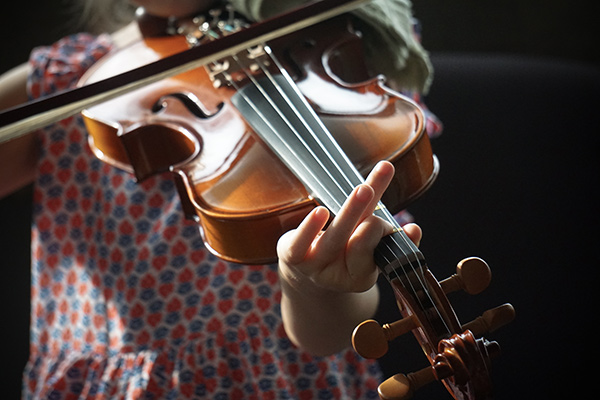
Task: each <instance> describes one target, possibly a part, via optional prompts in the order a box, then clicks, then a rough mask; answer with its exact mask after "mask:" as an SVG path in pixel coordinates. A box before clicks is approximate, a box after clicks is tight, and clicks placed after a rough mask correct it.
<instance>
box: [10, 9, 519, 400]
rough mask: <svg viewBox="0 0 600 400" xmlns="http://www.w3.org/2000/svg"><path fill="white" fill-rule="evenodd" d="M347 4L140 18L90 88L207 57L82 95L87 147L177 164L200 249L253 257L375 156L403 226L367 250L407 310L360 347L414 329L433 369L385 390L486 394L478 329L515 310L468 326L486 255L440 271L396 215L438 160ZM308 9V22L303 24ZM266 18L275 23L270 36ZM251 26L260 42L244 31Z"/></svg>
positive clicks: (366, 332) (486, 346)
mask: <svg viewBox="0 0 600 400" xmlns="http://www.w3.org/2000/svg"><path fill="white" fill-rule="evenodd" d="M345 3H346V2H344V1H341V0H323V1H320V2H317V3H315V4H316V5H315V4H311V5H309V6H306V7H303V8H302V9H300V10H299V11H297V12H292V13H289V14H286V15H284V16H281V17H278V20H277V21H276V22H274V20H269V21H266V22H263V23H260V24H250V23H249V22H247V21H244V20H243V19H242V18H240V17H239V16H237V15H235V14H234V13H233V11H232V10H230V9H227V8H225V9H222V10H211V11H210V12H209V13H208V14H207V15H205V16H199V17H196V18H194V19H191V20H188V21H179V22H177V23H175V24H174V23H173V21H171V22H169V21H157V20H155V19H153V18H152V17H150V16H144V15H140V28H141V30H142V32H143V33H144V40H143V41H140V42H137V43H134V44H132V45H131V46H129V47H127V48H124V49H120V50H116V51H115V52H113V53H111V54H109V55H107V56H106V57H104V58H103V59H101V60H100V61H99V62H98V63H96V64H95V65H94V66H93V67H92V68H90V70H89V71H88V72H87V73H86V74H85V76H84V77H83V78H82V80H81V82H80V88H81V89H85V88H90V87H95V86H96V87H97V86H102V85H106V82H109V83H110V82H111V79H115V78H114V77H119V78H118V79H124V78H123V77H125V78H126V77H128V76H130V75H131V74H134V73H136V72H138V73H139V71H142V72H144V71H145V70H147V66H148V65H150V66H154V69H156V68H155V67H156V66H157V65H159V66H161V65H164V63H163V64H160V63H161V62H163V61H164V60H167V61H169V63H171V62H172V60H176V59H177V58H178V57H179V56H180V55H185V57H183V61H181V60H182V59H181V58H179V62H180V63H183V64H185V63H186V62H187V61H188V60H189V59H190V58H193V57H196V58H197V59H201V63H202V64H201V66H200V67H192V68H186V69H185V70H184V71H182V72H179V69H177V71H178V73H176V74H170V76H169V77H167V78H166V79H162V78H161V79H155V80H152V81H151V82H144V83H143V84H141V85H139V86H137V87H136V88H135V90H131V91H128V92H127V93H124V94H123V93H120V94H119V95H118V96H116V95H115V96H112V95H111V96H109V97H112V98H109V99H108V100H107V99H106V98H103V99H102V101H98V102H97V104H94V105H93V106H88V107H86V108H85V109H84V110H83V111H82V114H83V117H84V121H85V124H86V126H87V128H88V131H89V133H90V136H89V144H90V148H91V149H92V151H93V152H94V153H95V155H96V156H97V157H98V158H99V159H101V160H102V161H104V162H107V163H109V164H111V165H113V166H115V167H117V168H121V169H123V170H125V171H128V172H130V173H132V174H134V175H135V177H136V179H137V180H138V181H142V180H144V179H146V178H147V177H149V176H152V175H155V174H160V173H171V174H172V176H173V179H174V180H175V182H176V186H177V189H178V192H179V194H180V197H181V201H182V208H183V210H184V212H185V214H186V216H187V217H188V218H192V219H194V220H196V221H198V225H199V227H200V231H201V234H202V237H203V240H204V242H205V244H206V246H207V248H209V249H210V251H212V252H213V253H214V254H216V255H218V256H219V257H221V258H223V259H226V260H229V261H234V262H241V263H250V264H252V263H266V262H273V261H275V260H276V251H275V249H276V243H277V240H278V239H279V237H280V236H281V235H282V234H283V233H285V232H286V231H288V230H290V229H293V228H295V227H297V226H298V224H299V223H300V221H301V220H302V219H303V218H304V217H305V216H306V215H307V214H308V212H310V210H312V209H313V208H314V207H315V206H316V205H318V204H320V205H324V206H326V207H327V208H328V209H329V210H330V211H331V213H332V214H333V215H335V214H336V213H337V212H338V211H339V210H340V208H341V206H342V204H343V203H344V201H345V200H346V198H347V197H348V196H349V195H350V193H351V192H352V190H353V189H354V188H355V187H356V186H357V185H358V184H361V183H362V182H364V176H366V175H367V174H368V173H369V171H370V170H371V169H372V168H373V166H374V165H375V164H376V163H377V162H378V161H380V160H382V159H386V160H389V161H390V162H392V163H393V164H394V166H395V169H396V175H395V177H394V179H393V181H392V183H391V184H390V187H389V189H388V190H387V191H386V193H385V195H384V196H383V198H382V201H381V202H380V203H379V205H378V207H377V208H376V210H375V214H376V215H377V216H379V217H381V218H383V219H384V220H386V221H388V222H389V223H390V224H392V225H393V226H394V233H392V234H391V235H389V236H386V237H384V238H383V239H382V241H381V242H380V244H379V245H378V246H377V248H376V251H375V255H374V256H375V261H376V264H377V265H378V267H379V268H380V270H381V272H382V273H383V274H384V275H385V276H386V277H387V279H388V281H389V282H390V284H391V286H392V288H393V289H394V293H395V296H396V300H397V304H398V307H399V309H400V311H401V314H402V316H403V318H402V319H401V320H400V321H397V322H394V323H392V324H386V325H383V326H380V325H379V324H378V323H377V322H375V321H372V320H369V321H365V322H363V323H362V324H360V325H359V326H358V327H357V328H356V330H355V331H354V334H353V338H352V342H353V346H354V348H355V350H356V351H357V352H358V353H359V354H360V355H361V356H364V357H366V358H379V357H381V356H382V355H383V354H384V353H385V352H386V351H387V343H388V341H390V340H392V339H394V338H395V337H397V336H399V335H401V334H404V333H407V332H412V333H413V334H414V335H415V337H416V338H417V340H418V341H419V343H420V345H421V347H422V348H423V350H424V353H425V355H426V357H427V358H428V359H429V361H430V364H431V366H430V367H428V368H425V369H423V370H421V371H418V372H416V373H412V374H408V375H402V374H398V375H395V376H393V377H391V378H389V379H388V380H387V381H385V382H384V383H382V384H381V385H380V387H379V393H380V396H381V398H382V399H407V398H410V396H412V394H413V392H414V391H415V390H417V389H418V388H419V387H421V386H423V385H424V384H427V383H429V382H432V381H436V380H437V381H441V382H443V384H444V385H445V386H446V387H447V389H448V391H449V393H450V394H451V395H452V396H453V397H454V398H456V399H472V400H478V399H486V398H489V397H490V396H491V393H492V390H491V383H490V377H489V366H490V360H491V358H492V357H493V356H495V355H496V354H497V353H498V350H499V346H498V345H497V343H495V342H490V341H487V340H486V339H484V338H481V337H480V336H481V335H482V334H484V333H485V332H487V331H493V330H495V329H497V328H498V327H500V326H501V325H504V324H505V323H507V322H509V321H510V320H512V318H513V317H514V309H513V308H512V306H510V305H509V304H505V305H503V306H500V307H499V308H497V309H494V310H490V311H488V312H486V313H484V314H483V316H482V317H480V318H478V319H476V320H475V321H473V322H472V323H468V324H465V325H463V324H461V323H460V322H459V321H458V318H457V316H456V314H455V312H454V310H453V308H452V306H451V305H450V302H449V301H448V298H447V296H446V295H447V294H448V293H450V292H452V291H456V290H458V289H463V290H465V291H466V292H467V293H471V294H476V293H479V292H481V291H482V290H483V289H484V288H485V287H486V286H487V285H488V284H489V281H490V277H491V274H490V270H489V267H488V266H487V264H486V263H485V262H484V261H483V260H481V259H478V258H469V259H466V260H464V261H463V262H461V263H460V264H459V266H458V268H457V274H456V275H455V276H454V277H452V278H449V279H448V280H444V281H441V282H438V280H437V279H436V278H435V277H434V275H433V274H432V273H431V271H430V270H429V269H428V267H427V264H426V261H425V258H424V256H423V254H422V253H421V252H420V251H419V249H418V248H417V247H416V246H415V245H414V243H413V242H412V241H411V240H410V239H409V238H408V236H407V235H406V233H405V232H404V231H403V229H402V228H401V227H400V226H399V225H398V223H397V222H396V221H395V219H394V218H393V214H394V213H396V212H398V211H400V210H402V209H403V208H404V207H406V206H407V205H408V204H409V203H410V202H412V201H414V200H415V199H416V198H418V197H419V196H420V195H421V194H422V193H423V192H425V191H426V190H427V189H428V188H429V187H430V185H431V184H432V183H433V181H434V180H435V178H436V176H437V173H438V170H439V164H438V161H437V159H436V157H435V156H434V155H433V153H432V149H431V145H430V143H429V139H428V136H427V134H426V131H425V122H424V120H425V117H424V114H423V112H422V110H421V109H420V108H419V107H418V105H416V104H415V103H414V102H412V101H411V100H409V99H407V98H406V97H404V96H402V95H400V94H399V93H397V92H395V91H393V90H392V89H390V88H388V87H386V86H385V79H384V77H381V76H377V77H374V78H373V77H371V76H370V75H369V73H368V69H367V67H366V64H365V63H364V57H363V56H362V53H361V41H360V32H359V31H358V30H357V29H356V28H355V26H354V21H353V18H352V17H351V16H349V15H347V14H341V13H344V12H345V11H347V10H348V9H347V8H345V6H344V4H345ZM350 3H353V4H354V3H356V2H350ZM340 5H342V7H340ZM320 7H325V11H323V9H322V8H320ZM334 9H335V10H336V11H335V12H331V10H334ZM315 13H316V14H319V15H320V16H321V17H319V18H318V20H315V19H314V18H313V17H314V14H315ZM332 14H341V15H339V16H334V15H332ZM307 15H309V16H310V17H308V18H309V19H311V21H312V22H311V23H309V24H304V23H301V24H300V25H297V24H296V22H298V21H299V20H302V21H304V20H305V19H306V18H307ZM269 24H271V25H269ZM273 24H275V25H276V26H278V27H279V28H281V29H282V30H281V31H280V34H279V35H272V34H270V33H269V32H272V28H273V27H272V25H273ZM265 26H266V28H265ZM290 26H293V27H294V28H293V29H291V30H290V29H289V27H290ZM279 28H278V29H279ZM247 32H250V33H251V34H252V35H254V36H255V37H256V38H257V39H256V40H251V41H247V40H239V41H238V38H239V37H240V35H243V34H244V33H247ZM254 32H258V34H256V35H255V34H254ZM265 32H266V34H265ZM281 32H283V33H281ZM223 43H225V45H226V47H227V48H228V50H227V51H224V52H223V51H221V52H219V51H217V52H216V53H215V54H216V55H215V54H213V55H212V56H210V57H208V56H207V57H208V58H207V59H205V58H202V57H204V56H202V57H199V56H198V54H201V53H198V51H199V50H198V49H204V50H203V51H210V50H211V47H212V48H215V47H216V48H220V47H217V46H222V45H223ZM232 43H233V44H232ZM190 47H191V49H190ZM207 48H208V49H209V50H206V49H207ZM191 51H195V52H193V53H190V52H191ZM186 57H187V58H186ZM206 60H208V61H206ZM173 62H175V61H173ZM145 68H146V69H145ZM161 68H163V67H161ZM165 68H166V69H169V68H170V67H165ZM153 73H154V74H155V75H156V73H155V72H153ZM109 86H110V85H109ZM1 120H2V119H1V116H0V121H1ZM256 232H260V234H257V233H256Z"/></svg>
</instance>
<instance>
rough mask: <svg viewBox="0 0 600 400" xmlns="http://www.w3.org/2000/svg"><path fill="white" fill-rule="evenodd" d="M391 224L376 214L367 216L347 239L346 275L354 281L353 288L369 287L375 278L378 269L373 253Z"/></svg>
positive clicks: (358, 289) (359, 289) (363, 288)
mask: <svg viewBox="0 0 600 400" xmlns="http://www.w3.org/2000/svg"><path fill="white" fill-rule="evenodd" d="M390 229H391V225H390V224H389V223H388V222H386V221H384V220H382V219H381V218H378V217H376V216H369V217H367V218H365V220H364V221H363V222H361V223H360V225H359V226H358V227H357V228H356V230H355V231H354V234H353V235H352V237H351V238H350V240H349V241H348V247H347V268H348V275H349V276H350V277H351V278H352V279H353V280H354V281H355V284H356V285H358V286H355V289H356V290H357V291H362V290H366V289H368V288H370V287H371V286H372V285H373V284H374V283H375V280H376V279H377V275H378V270H377V267H376V265H375V260H374V258H373V253H374V251H375V247H377V245H378V244H379V242H380V241H381V238H382V237H383V236H385V235H387V234H388V233H389V231H390Z"/></svg>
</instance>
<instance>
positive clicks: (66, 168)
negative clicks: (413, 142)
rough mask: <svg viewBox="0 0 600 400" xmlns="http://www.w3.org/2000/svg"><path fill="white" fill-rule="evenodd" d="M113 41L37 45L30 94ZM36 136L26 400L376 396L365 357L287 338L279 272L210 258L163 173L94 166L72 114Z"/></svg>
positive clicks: (77, 39)
mask: <svg viewBox="0 0 600 400" xmlns="http://www.w3.org/2000/svg"><path fill="white" fill-rule="evenodd" d="M111 47H112V42H111V40H110V38H109V36H106V35H101V36H91V35H87V34H78V35H73V36H69V37H67V38H64V39H63V40H61V41H59V42H57V43H56V44H54V45H53V46H49V47H42V48H38V49H35V50H34V52H33V53H32V56H31V60H30V63H31V66H32V71H33V72H32V74H31V76H30V79H29V82H28V89H29V93H30V96H31V97H32V98H38V97H41V96H44V95H46V94H50V93H54V92H56V91H59V90H63V89H66V88H70V87H73V86H74V85H75V84H76V82H77V81H78V79H79V78H80V77H81V75H82V74H83V73H84V72H85V70H86V69H87V68H89V67H90V66H91V65H92V64H93V63H94V62H95V61H97V60H98V59H99V58H100V57H102V56H103V55H105V54H106V53H107V52H108V51H109V50H110V49H111ZM427 123H428V129H429V132H430V134H432V133H433V134H435V133H436V132H438V131H439V128H440V126H439V124H438V122H437V121H436V120H435V118H434V117H433V116H431V115H429V118H428V121H427ZM40 140H41V144H40V147H41V157H40V160H39V164H38V175H37V180H36V184H35V191H34V223H33V228H32V260H33V265H32V293H31V295H32V300H31V307H32V309H31V312H32V316H31V346H30V358H29V362H28V364H27V366H26V368H25V371H24V380H23V393H24V398H25V399H34V398H35V399H38V398H44V399H46V398H47V399H75V398H86V399H90V398H95V399H103V398H111V399H113V398H124V399H125V398H127V399H136V398H143V399H159V398H160V399H185V398H207V399H369V398H378V396H377V392H376V388H377V385H378V384H379V382H380V381H381V376H380V371H379V368H378V365H377V364H376V363H375V362H373V361H367V360H363V359H361V358H360V357H359V356H357V355H356V354H355V352H354V351H353V350H352V349H348V350H346V351H343V352H341V353H339V354H336V355H333V356H330V357H313V356H310V355H309V354H307V353H305V352H302V351H301V350H299V349H298V348H296V347H295V346H294V345H293V344H292V343H291V342H290V340H289V339H288V338H287V336H286V333H285V331H284V328H283V324H282V320H281V312H280V300H281V289H280V287H279V282H278V274H277V266H276V265H238V264H232V263H227V262H224V261H222V260H220V259H218V258H216V257H215V256H213V255H212V254H210V253H209V252H208V251H207V250H206V248H205V247H204V244H203V242H202V240H201V236H200V233H199V229H198V226H197V225H196V224H195V223H193V222H190V221H188V220H186V219H185V218H184V217H183V212H182V210H181V204H180V200H179V197H178V194H177V191H176V189H175V185H174V182H173V181H172V178H171V177H170V176H169V175H167V174H164V175H158V176H154V177H152V178H149V179H147V180H145V181H144V182H142V183H139V184H138V183H136V182H134V179H133V176H131V175H130V174H128V173H126V172H123V171H121V170H119V169H116V168H113V167H111V166H109V165H107V164H105V163H102V162H101V161H99V160H98V159H97V158H96V157H95V156H94V155H93V154H92V152H91V150H90V149H89V147H88V144H87V134H86V131H85V128H84V125H83V121H82V119H81V117H80V116H76V117H72V118H67V119H65V120H63V121H61V122H59V123H56V124H54V125H52V126H50V127H48V128H46V129H44V130H42V131H40ZM407 216H408V214H403V217H405V218H406V217H407Z"/></svg>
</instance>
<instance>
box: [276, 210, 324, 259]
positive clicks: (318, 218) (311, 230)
mask: <svg viewBox="0 0 600 400" xmlns="http://www.w3.org/2000/svg"><path fill="white" fill-rule="evenodd" d="M328 220H329V211H328V210H327V209H326V208H325V207H316V208H314V209H313V210H312V211H311V212H310V213H309V214H308V215H307V216H306V217H305V218H304V220H302V222H301V223H300V225H298V228H296V229H294V230H292V231H289V232H287V233H285V234H284V235H283V236H281V238H280V239H279V241H278V242H277V254H278V256H279V258H281V259H283V260H284V261H285V262H287V263H290V264H299V263H300V262H302V261H303V260H304V258H305V257H306V254H307V253H308V251H309V249H310V248H311V246H312V244H313V242H314V240H315V239H316V238H317V236H318V235H319V234H320V233H321V231H322V229H323V228H324V227H325V224H327V221H328Z"/></svg>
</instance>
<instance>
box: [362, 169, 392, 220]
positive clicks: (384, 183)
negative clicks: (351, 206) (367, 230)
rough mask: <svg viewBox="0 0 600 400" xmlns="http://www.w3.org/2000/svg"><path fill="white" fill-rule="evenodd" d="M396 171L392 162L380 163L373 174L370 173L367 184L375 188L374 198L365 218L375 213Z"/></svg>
mask: <svg viewBox="0 0 600 400" xmlns="http://www.w3.org/2000/svg"><path fill="white" fill-rule="evenodd" d="M394 171H395V170H394V166H393V165H392V164H391V163H390V162H388V161H380V162H378V163H377V165H375V167H374V168H373V170H372V171H371V173H369V176H367V179H366V181H365V183H366V184H367V185H369V186H371V187H372V188H373V191H374V196H373V200H372V204H371V205H370V206H369V208H368V209H367V210H365V214H366V215H364V217H365V218H366V217H367V215H368V214H372V213H373V210H374V209H375V207H376V206H377V203H378V202H379V201H380V200H381V196H383V193H384V192H385V191H386V189H387V188H388V186H389V184H390V182H391V181H392V178H393V177H394ZM367 213H368V214H367Z"/></svg>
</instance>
